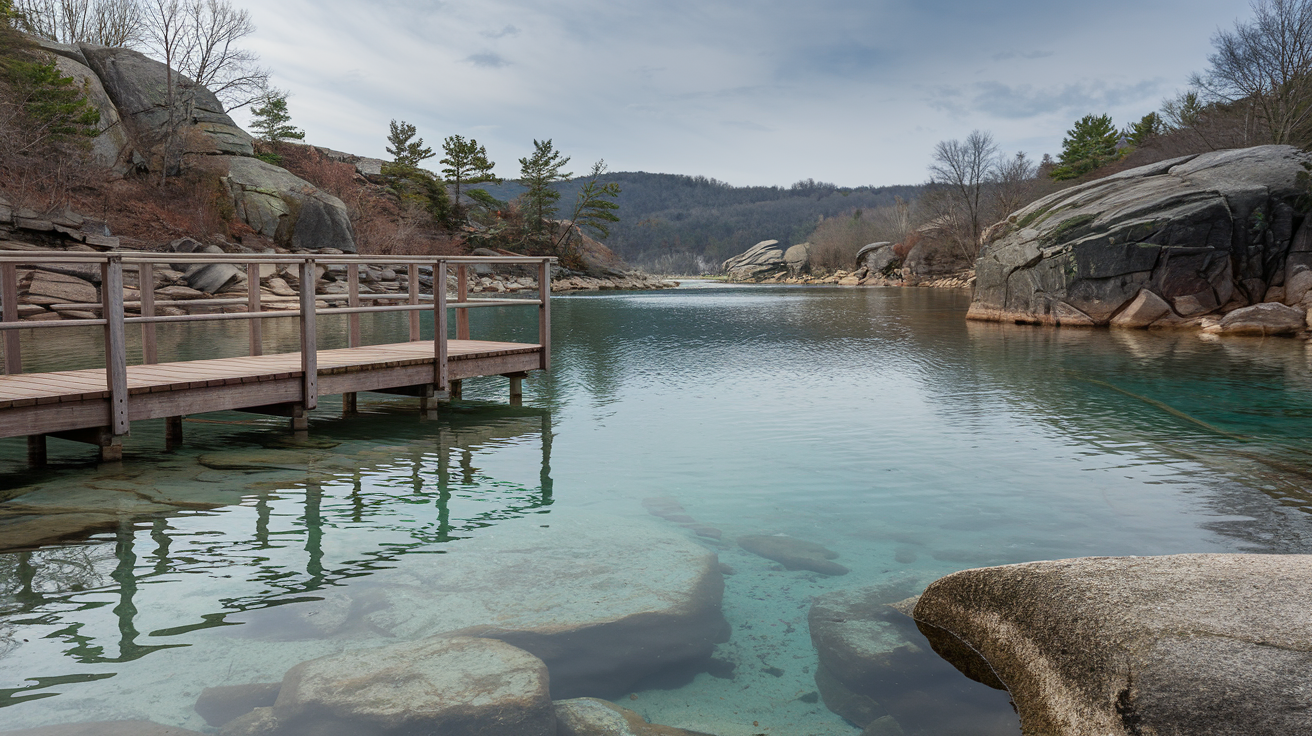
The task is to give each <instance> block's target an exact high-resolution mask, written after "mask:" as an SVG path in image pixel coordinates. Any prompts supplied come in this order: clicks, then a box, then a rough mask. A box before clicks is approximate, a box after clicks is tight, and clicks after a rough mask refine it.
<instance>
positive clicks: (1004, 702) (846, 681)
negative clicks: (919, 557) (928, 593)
mask: <svg viewBox="0 0 1312 736" xmlns="http://www.w3.org/2000/svg"><path fill="white" fill-rule="evenodd" d="M905 594H906V591H905V590H904V589H901V588H898V587H872V588H859V589H855V590H845V591H836V592H833V593H828V594H825V595H822V596H819V597H817V598H816V599H815V601H814V602H813V603H812V605H811V611H810V613H809V614H808V616H807V625H808V626H809V627H810V630H811V642H812V643H813V644H814V645H815V648H816V653H817V655H818V656H819V660H820V665H819V667H818V668H817V670H816V678H815V680H816V686H817V688H818V689H819V690H820V694H821V696H822V697H823V698H824V702H825V706H826V707H828V708H829V709H830V710H831V711H833V712H835V713H837V714H838V715H840V716H842V717H843V718H845V719H847V720H848V721H850V722H851V723H853V724H855V725H856V726H857V727H859V728H867V727H871V728H875V730H874V731H871V733H889V734H892V733H897V731H896V730H893V729H894V728H899V729H900V728H901V726H899V725H898V724H899V722H901V723H905V724H915V726H916V727H917V728H919V729H920V730H921V731H922V732H924V733H932V734H935V735H936V736H949V735H960V736H981V735H983V734H999V735H1001V734H1010V733H1015V730H1016V717H1015V715H1014V714H1013V713H1012V712H1011V709H1010V708H1009V707H1008V699H1007V696H1006V695H1005V694H1003V693H1000V692H997V690H992V689H989V688H985V687H983V686H981V685H979V684H976V683H972V682H970V681H969V680H966V679H965V678H963V677H961V676H960V674H959V673H957V672H955V671H953V668H952V667H951V666H949V665H948V664H947V663H946V662H944V661H943V660H942V659H941V658H939V657H938V656H937V655H935V654H934V652H932V651H930V650H929V648H928V647H925V646H924V645H923V643H924V639H923V638H922V637H921V636H920V635H919V633H918V632H917V630H916V625H915V622H914V621H912V620H911V618H909V617H908V616H907V615H906V614H905V613H904V612H903V611H905V610H908V601H907V600H898V599H899V598H903V597H904V596H905ZM945 702H951V703H952V704H953V707H952V708H951V709H944V708H942V707H941V704H942V703H945ZM886 717H887V720H885V718H886ZM876 723H878V724H880V725H879V726H877V727H876V726H875V724H876ZM881 729H882V730H881Z"/></svg>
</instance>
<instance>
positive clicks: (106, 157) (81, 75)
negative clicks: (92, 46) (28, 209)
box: [49, 41, 132, 174]
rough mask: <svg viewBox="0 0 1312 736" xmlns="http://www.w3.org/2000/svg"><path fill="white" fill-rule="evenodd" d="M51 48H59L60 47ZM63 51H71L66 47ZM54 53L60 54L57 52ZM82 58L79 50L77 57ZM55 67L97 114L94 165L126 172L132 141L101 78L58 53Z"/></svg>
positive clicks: (80, 64) (72, 59)
mask: <svg viewBox="0 0 1312 736" xmlns="http://www.w3.org/2000/svg"><path fill="white" fill-rule="evenodd" d="M49 43H51V44H52V45H58V46H62V45H63V44H54V42H53V41H52V42H49ZM66 48H70V49H72V48H73V47H71V46H69V47H66ZM55 53H60V52H58V51H56V52H55ZM77 55H78V56H79V57H80V56H81V55H82V54H81V52H80V51H78V54H77ZM55 66H56V68H58V69H59V73H60V74H62V75H64V76H66V77H69V78H71V79H72V80H73V84H74V85H75V86H76V87H77V88H78V89H80V90H83V91H84V93H85V94H86V98H87V101H88V102H90V103H91V104H92V105H94V106H95V108H96V110H97V111H99V112H100V124H99V126H98V127H99V129H100V131H101V132H100V135H98V136H96V137H95V138H93V139H92V140H91V155H92V157H93V158H94V159H95V161H96V163H97V164H99V165H101V166H103V167H105V168H107V169H113V170H115V171H116V172H118V173H120V174H121V173H124V172H126V171H127V166H126V158H127V153H128V151H129V149H130V148H131V147H132V141H131V140H130V139H129V138H128V132H127V129H126V128H125V127H124V125H123V121H122V119H120V118H119V115H118V108H117V107H115V106H114V102H113V100H111V99H110V98H109V93H107V92H106V91H105V87H104V85H102V84H101V83H100V77H97V76H96V73H95V72H93V71H91V69H90V68H89V67H87V66H86V64H85V63H81V62H78V61H75V60H74V57H72V56H70V55H67V54H61V55H60V57H59V58H58V59H56V60H55Z"/></svg>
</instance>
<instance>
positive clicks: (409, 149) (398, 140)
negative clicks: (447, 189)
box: [387, 120, 437, 170]
mask: <svg viewBox="0 0 1312 736" xmlns="http://www.w3.org/2000/svg"><path fill="white" fill-rule="evenodd" d="M417 132H418V130H417V129H416V128H415V126H413V125H411V124H410V123H407V122H405V121H404V120H402V121H401V122H397V121H395V120H393V121H392V123H391V130H390V132H389V133H388V135H387V142H388V143H389V144H391V145H389V146H388V147H387V152H388V153H389V154H391V155H392V163H393V167H394V168H398V169H402V170H407V169H408V170H415V169H418V168H419V164H421V163H423V162H424V161H426V160H427V159H430V158H432V157H433V156H436V155H437V154H435V153H433V149H431V148H427V147H425V146H424V139H423V138H415V134H416V133H417Z"/></svg>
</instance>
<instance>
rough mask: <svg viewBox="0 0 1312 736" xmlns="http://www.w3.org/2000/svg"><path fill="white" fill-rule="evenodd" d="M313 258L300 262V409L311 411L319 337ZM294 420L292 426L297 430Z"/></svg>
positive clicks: (316, 388) (316, 395) (316, 399)
mask: <svg viewBox="0 0 1312 736" xmlns="http://www.w3.org/2000/svg"><path fill="white" fill-rule="evenodd" d="M316 275H317V274H315V264H314V259H313V258H309V259H306V260H305V261H304V262H302V263H301V375H302V380H303V381H304V383H303V384H302V387H301V393H302V397H301V411H302V413H304V412H307V411H311V410H313V409H314V408H316V407H317V406H318V405H319V337H318V330H317V328H316V324H315V312H314V310H315V299H314V281H315V278H316ZM295 424H296V420H295V419H293V420H292V427H293V429H296V430H297V431H302V430H304V429H308V425H307V426H306V427H303V428H300V429H297V428H296V426H295Z"/></svg>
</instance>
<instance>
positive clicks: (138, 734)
mask: <svg viewBox="0 0 1312 736" xmlns="http://www.w3.org/2000/svg"><path fill="white" fill-rule="evenodd" d="M0 736H201V734H200V732H198V731H188V730H187V729H185V728H178V727H176V726H161V725H160V724H158V723H151V722H150V721H95V722H92V723H67V724H62V725H59V726H42V727H41V728H27V729H23V730H22V731H0Z"/></svg>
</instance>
